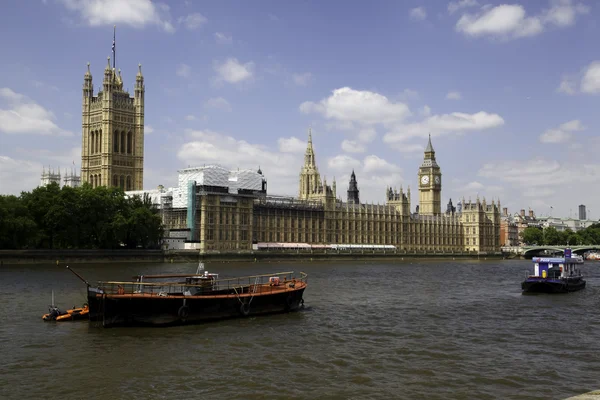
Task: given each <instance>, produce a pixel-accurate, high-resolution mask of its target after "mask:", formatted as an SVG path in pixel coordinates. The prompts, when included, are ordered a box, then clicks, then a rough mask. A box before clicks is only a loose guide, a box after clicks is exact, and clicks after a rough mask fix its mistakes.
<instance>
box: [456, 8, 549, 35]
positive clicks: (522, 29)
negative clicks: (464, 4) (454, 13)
mask: <svg viewBox="0 0 600 400" xmlns="http://www.w3.org/2000/svg"><path fill="white" fill-rule="evenodd" d="M543 29H544V28H543V25H542V22H541V21H540V19H539V18H537V17H526V15H525V9H524V8H523V6H521V5H518V4H501V5H499V6H497V7H493V8H489V9H487V10H486V11H483V12H480V13H478V14H464V15H463V16H461V17H460V19H459V20H458V22H457V23H456V30H457V31H459V32H462V33H464V34H466V35H469V36H485V35H491V36H506V37H523V36H533V35H537V34H538V33H540V32H542V30H543Z"/></svg>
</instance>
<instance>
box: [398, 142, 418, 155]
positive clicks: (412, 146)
mask: <svg viewBox="0 0 600 400" xmlns="http://www.w3.org/2000/svg"><path fill="white" fill-rule="evenodd" d="M394 149H396V150H398V151H399V152H401V153H421V152H423V151H424V150H425V146H424V145H422V144H418V143H398V144H396V145H395V146H394Z"/></svg>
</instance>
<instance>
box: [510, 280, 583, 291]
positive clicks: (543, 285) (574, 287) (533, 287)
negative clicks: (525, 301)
mask: <svg viewBox="0 0 600 400" xmlns="http://www.w3.org/2000/svg"><path fill="white" fill-rule="evenodd" d="M584 288H585V281H584V280H583V279H582V280H578V281H575V282H557V281H555V280H553V281H549V280H541V279H536V280H526V281H525V282H523V283H522V284H521V289H522V290H523V293H570V292H576V291H578V290H581V289H584Z"/></svg>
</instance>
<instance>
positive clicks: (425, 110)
mask: <svg viewBox="0 0 600 400" xmlns="http://www.w3.org/2000/svg"><path fill="white" fill-rule="evenodd" d="M419 114H421V116H423V117H429V116H430V115H431V107H429V106H428V105H424V106H423V108H422V109H421V111H419Z"/></svg>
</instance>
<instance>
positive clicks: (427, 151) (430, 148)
mask: <svg viewBox="0 0 600 400" xmlns="http://www.w3.org/2000/svg"><path fill="white" fill-rule="evenodd" d="M425 152H426V153H433V146H432V145H431V133H430V134H429V141H428V142H427V147H426V148H425Z"/></svg>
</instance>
